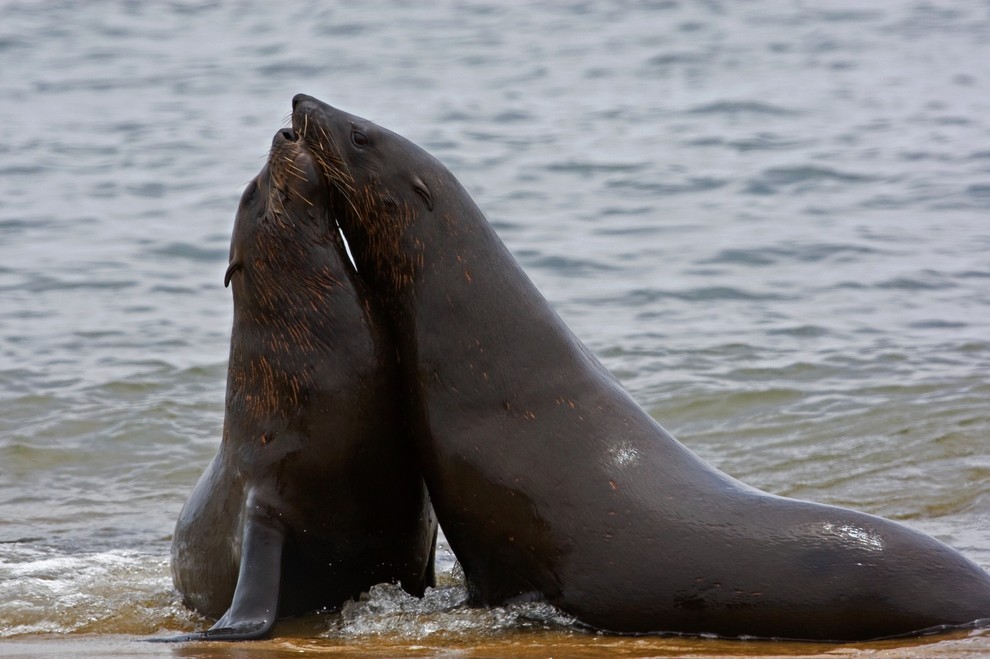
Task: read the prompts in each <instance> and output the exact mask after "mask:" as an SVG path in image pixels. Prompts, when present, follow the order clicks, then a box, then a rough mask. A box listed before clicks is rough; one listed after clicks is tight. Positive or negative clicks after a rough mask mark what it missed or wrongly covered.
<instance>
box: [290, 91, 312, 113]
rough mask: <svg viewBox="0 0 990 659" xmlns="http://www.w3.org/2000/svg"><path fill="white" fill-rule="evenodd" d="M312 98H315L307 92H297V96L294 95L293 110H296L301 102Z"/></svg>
mask: <svg viewBox="0 0 990 659" xmlns="http://www.w3.org/2000/svg"><path fill="white" fill-rule="evenodd" d="M312 99H313V97H312V96H308V95H306V94H296V95H295V96H293V97H292V111H293V112H295V111H296V106H297V105H299V104H300V103H303V102H305V101H310V100H312Z"/></svg>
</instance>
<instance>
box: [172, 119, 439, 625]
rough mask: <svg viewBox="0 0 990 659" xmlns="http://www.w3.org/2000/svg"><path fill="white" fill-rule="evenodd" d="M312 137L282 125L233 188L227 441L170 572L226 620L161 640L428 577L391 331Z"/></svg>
mask: <svg viewBox="0 0 990 659" xmlns="http://www.w3.org/2000/svg"><path fill="white" fill-rule="evenodd" d="M329 194H330V189H329V187H328V185H327V183H326V182H325V179H324V178H323V176H322V175H321V172H320V171H319V170H318V169H317V168H316V166H315V163H314V160H313V158H312V156H311V155H310V153H309V151H308V150H307V148H306V145H305V144H304V143H303V142H301V141H299V140H298V139H296V136H295V135H294V134H293V133H292V131H290V130H283V131H280V132H279V133H278V134H277V135H276V136H275V139H274V141H273V144H272V150H271V155H270V158H269V162H268V164H267V165H266V166H265V168H264V169H263V170H262V172H261V173H260V174H259V175H258V177H257V178H256V179H255V180H254V181H252V182H251V183H250V184H249V185H248V187H247V189H246V190H245V192H244V195H243V197H242V198H241V203H240V208H239V210H238V212H237V219H236V222H235V224H234V232H233V238H232V241H231V251H230V259H231V260H230V267H229V269H228V270H227V275H226V282H227V283H229V284H231V285H232V286H233V293H234V324H233V330H232V333H231V348H230V362H229V367H228V369H229V370H228V376H227V401H226V413H225V417H224V429H223V441H222V443H221V444H220V449H219V451H218V453H217V455H216V457H215V458H214V459H213V461H212V462H211V463H210V465H209V466H208V467H207V469H206V472H205V473H204V474H203V476H202V477H201V478H200V480H199V482H198V483H197V485H196V487H195V489H194V490H193V492H192V495H191V496H190V497H189V500H188V501H187V502H186V504H185V507H184V508H183V509H182V512H181V514H180V515H179V520H178V524H177V525H176V528H175V535H174V540H173V544H172V575H173V580H174V582H175V586H176V587H177V588H178V590H179V591H180V592H181V593H182V594H183V597H184V599H185V602H186V603H187V604H188V605H189V606H190V607H191V608H193V609H195V610H197V611H200V612H202V613H204V614H206V615H209V616H214V617H216V616H220V620H219V621H218V622H217V623H216V624H215V625H214V626H213V628H211V629H210V630H209V631H207V632H203V633H200V634H193V635H190V636H180V637H176V638H173V639H165V640H196V639H211V640H216V639H224V640H234V639H247V638H257V637H261V636H264V635H265V634H267V632H268V631H269V630H270V629H271V627H272V625H273V624H274V622H275V618H276V615H279V616H284V615H293V614H300V613H305V612H307V611H313V610H315V609H322V608H334V607H338V606H340V605H341V604H342V603H343V602H345V601H346V600H348V599H351V598H354V597H356V596H357V595H359V594H360V593H362V592H363V591H366V590H367V589H368V588H369V587H370V586H372V585H374V584H377V583H380V582H400V583H401V585H402V587H403V588H404V589H405V590H406V591H408V592H409V593H411V594H413V595H422V594H423V591H424V588H425V587H426V586H432V585H433V554H432V552H433V548H434V540H435V536H436V520H435V518H434V516H433V513H432V509H431V508H430V504H429V501H428V497H427V493H426V486H425V484H424V482H423V478H422V475H421V472H420V471H419V469H418V468H417V466H416V464H417V462H416V459H415V449H414V447H413V445H412V443H411V441H410V440H409V439H408V437H407V435H406V429H405V424H404V420H403V418H402V414H401V412H400V408H401V404H400V402H399V399H398V393H399V376H398V370H397V368H398V365H397V363H396V353H395V347H394V345H393V342H392V340H391V337H390V336H389V335H388V334H387V332H386V330H385V328H384V326H383V324H382V323H381V322H380V321H379V316H380V312H379V308H378V307H377V305H375V304H374V303H373V301H372V300H370V299H368V296H367V295H365V294H364V293H363V292H361V291H360V290H359V289H360V286H361V283H360V281H359V280H357V279H356V278H355V276H354V273H353V266H351V264H350V262H349V260H348V258H347V256H346V253H345V251H344V247H343V243H342V241H341V239H340V235H339V233H338V231H337V228H336V226H335V224H334V222H333V219H332V217H331V214H330V205H329V204H330V200H329Z"/></svg>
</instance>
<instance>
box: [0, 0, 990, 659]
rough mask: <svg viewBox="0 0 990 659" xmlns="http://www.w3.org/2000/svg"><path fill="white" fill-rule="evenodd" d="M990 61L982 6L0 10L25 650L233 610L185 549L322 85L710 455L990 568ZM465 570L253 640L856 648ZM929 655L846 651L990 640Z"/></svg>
mask: <svg viewBox="0 0 990 659" xmlns="http://www.w3.org/2000/svg"><path fill="white" fill-rule="evenodd" d="M987 62H990V6H988V5H987V4H986V3H985V2H975V1H971V2H967V1H964V0H960V1H958V2H952V3H948V2H907V1H904V2H896V1H893V0H892V1H890V2H878V3H866V4H864V3H856V2H844V1H839V2H829V3H811V2H788V1H784V0H780V1H770V0H765V1H760V0H753V1H750V2H724V3H723V2H714V1H713V2H686V1H685V2H675V1H658V2H646V1H643V2H632V1H623V2H614V3H605V2H601V3H592V2H542V3H533V4H529V3H526V4H524V3H495V2H492V3H484V2H474V1H471V2H453V1H449V0H439V1H436V2H431V3H409V2H362V3H347V4H345V3H320V2H298V3H285V4H284V5H281V4H278V3H265V2H260V1H249V0H244V1H240V2H233V1H230V2H155V3H143V2H110V1H104V0H95V1H93V2H69V1H65V2H54V1H53V2H43V3H42V2H29V1H24V2H11V1H7V2H2V3H0V656H5V655H6V656H13V655H31V654H45V653H51V654H61V653H68V652H70V651H71V652H73V653H75V654H84V655H87V656H100V655H112V654H118V655H121V656H126V655H128V654H152V653H159V654H164V655H165V656H169V654H170V653H172V652H176V653H181V651H180V650H179V649H177V648H169V647H164V648H163V647H161V646H157V645H156V646H149V645H144V644H139V643H137V642H136V641H134V640H133V639H135V638H140V637H142V636H144V635H150V634H154V633H156V632H160V631H161V630H163V629H171V630H177V629H194V628H203V627H205V626H206V625H208V624H209V622H208V621H206V620H205V619H203V618H201V617H199V616H197V615H195V614H192V613H190V612H188V611H186V610H185V609H184V608H183V607H182V606H181V604H180V601H179V597H178V595H177V594H176V593H175V592H174V591H173V590H172V586H171V582H170V579H169V575H168V549H169V542H170V535H171V531H172V525H173V524H174V521H175V518H176V516H177V514H178V511H179V508H180V506H181V505H182V502H183V501H184V499H185V497H186V495H187V494H188V492H189V491H190V489H191V488H192V485H193V484H194V482H195V480H196V478H197V477H198V475H199V473H200V472H201V471H202V469H203V467H204V466H205V465H206V463H207V461H208V460H209V459H210V457H211V456H212V454H213V452H214V451H215V449H216V447H217V444H218V442H219V436H220V429H221V425H222V421H223V396H224V384H225V374H226V358H227V351H228V348H229V343H228V342H229V332H230V324H231V317H232V314H231V311H232V303H231V298H230V292H229V291H228V290H225V289H224V287H223V284H222V278H223V273H224V270H225V268H226V265H227V251H228V244H229V237H230V230H231V227H232V223H233V215H234V211H235V210H236V206H237V199H238V197H239V195H240V192H241V190H242V189H243V187H244V185H245V184H246V183H247V182H248V181H249V180H250V179H251V177H253V176H254V174H255V173H257V171H258V170H259V169H260V167H261V165H262V163H263V162H264V159H265V156H266V153H267V149H268V145H269V143H270V140H271V137H272V135H273V134H274V133H275V131H276V130H277V129H279V128H280V127H281V126H283V125H285V121H286V119H287V117H288V114H289V111H290V100H291V98H292V96H293V94H295V93H298V92H305V93H308V94H312V95H314V96H317V97H318V98H321V99H323V100H326V101H327V102H329V103H331V104H333V105H336V106H338V107H341V108H343V109H346V110H348V111H350V112H353V113H355V114H359V115H362V116H366V117H368V118H370V119H373V120H374V121H376V122H378V123H380V124H382V125H384V126H387V127H389V128H392V129H393V130H396V131H397V132H399V133H402V134H404V135H406V136H407V137H409V138H410V139H412V140H413V141H415V142H417V143H419V144H421V145H422V146H424V147H426V148H427V149H428V150H430V151H431V152H432V153H434V154H435V155H436V156H437V157H439V158H440V159H441V160H442V161H443V162H445V163H446V164H447V165H448V166H449V167H450V168H451V169H452V170H453V171H454V172H455V173H456V174H457V176H458V177H459V178H460V180H461V181H462V182H463V183H464V185H465V186H466V187H467V189H468V190H469V191H470V192H471V193H472V195H473V196H474V198H475V200H476V201H477V202H478V204H479V205H480V206H481V207H482V208H483V209H484V210H485V212H486V213H487V215H488V217H489V219H490V220H491V221H492V223H493V224H494V226H495V227H496V229H497V231H498V232H499V234H500V236H501V237H502V239H503V240H504V241H505V242H506V244H507V245H508V246H509V248H510V249H511V251H512V252H513V253H514V254H515V256H516V258H517V259H518V260H519V261H520V263H521V264H522V266H523V267H524V268H525V269H526V271H527V272H528V273H529V275H530V276H531V277H532V278H533V280H534V281H535V282H536V283H537V285H538V286H539V287H540V288H541V290H542V291H543V292H544V294H545V295H546V297H547V298H548V299H549V300H550V301H551V303H552V304H553V305H554V306H555V307H556V308H557V309H558V310H559V312H560V313H561V314H562V316H563V317H564V319H565V320H566V321H567V322H568V323H569V324H570V325H571V327H572V328H573V329H574V331H575V332H576V333H577V335H578V336H579V337H581V338H582V339H583V340H584V341H585V342H586V343H587V345H588V346H589V347H590V348H591V349H592V350H593V351H594V352H595V353H596V354H598V355H599V356H600V357H601V359H602V360H603V362H604V363H605V364H606V366H608V367H609V368H610V369H612V370H613V371H614V372H615V373H616V374H617V375H618V377H619V378H620V379H621V380H622V381H623V383H624V384H625V385H626V387H627V388H628V389H629V391H630V392H631V393H632V394H633V396H634V397H635V398H636V399H637V400H638V401H639V402H640V403H641V404H642V405H643V406H644V407H645V408H646V409H647V410H649V411H650V413H651V414H653V415H654V416H655V417H656V418H657V419H658V420H659V421H660V422H661V423H663V424H664V425H665V426H666V427H667V428H668V429H670V430H671V431H672V432H673V433H674V434H675V435H676V436H677V437H678V438H679V439H681V440H682V441H683V442H684V443H685V444H687V445H688V446H689V447H690V448H692V449H693V450H694V451H696V452H697V453H699V454H700V455H701V456H702V457H704V458H705V459H706V460H708V461H710V462H712V463H713V464H715V465H717V466H718V467H720V468H721V469H723V470H724V471H726V472H728V473H730V474H732V475H733V476H736V477H738V478H740V479H742V480H744V481H746V482H748V483H750V484H752V485H755V486H758V487H761V488H763V489H766V490H769V491H772V492H776V493H779V494H784V495H788V496H796V497H801V498H808V499H813V500H817V501H823V502H827V503H835V504H839V505H844V506H851V507H855V508H859V509H862V510H866V511H868V512H872V513H876V514H879V515H884V516H887V517H891V518H894V519H897V520H901V521H904V522H905V523H907V524H909V525H911V526H913V527H915V528H918V529H920V530H922V531H925V532H928V533H931V534H933V535H935V536H936V537H938V538H940V539H942V540H944V541H946V542H948V543H949V544H951V545H953V546H955V547H957V548H959V549H960V550H962V551H963V552H964V553H966V554H967V555H968V556H970V557H971V558H973V559H974V560H975V561H976V562H977V563H979V564H981V565H982V566H983V567H985V568H990V378H988V375H987V374H988V373H990V74H988V73H987V66H986V64H987ZM439 569H440V573H441V587H440V588H438V589H437V590H436V591H433V592H431V594H430V595H429V596H428V597H427V598H426V600H424V601H422V602H419V601H413V600H408V599H407V598H404V596H403V595H402V594H401V593H399V592H395V590H394V589H389V588H386V587H381V588H377V589H375V590H374V591H373V592H372V593H371V594H370V595H369V597H368V598H366V599H365V600H364V601H362V602H359V603H354V604H352V605H348V607H347V608H345V610H344V611H343V612H341V613H334V614H327V615H324V616H315V617H312V618H307V619H304V620H302V621H295V622H290V623H286V624H284V625H280V627H279V633H280V638H281V639H282V640H280V641H276V642H273V643H274V644H273V645H272V644H270V645H264V646H252V647H255V648H261V649H259V650H258V651H259V652H261V651H266V652H270V653H274V654H273V655H272V656H275V655H276V654H279V653H286V655H288V654H292V653H295V652H296V651H303V652H312V653H333V652H337V651H347V652H350V653H354V654H361V653H365V654H369V655H371V654H376V653H377V654H380V655H395V654H410V655H423V654H434V653H444V652H447V653H453V654H455V655H457V656H473V655H483V656H492V655H498V654H504V655H517V656H521V655H530V656H541V655H549V654H555V653H556V654H568V655H572V656H594V655H595V654H596V653H599V652H604V651H606V650H604V649H603V648H607V651H608V652H609V653H612V654H618V655H622V656H640V655H653V656H679V655H688V654H690V655H691V656H700V655H702V654H713V655H747V654H775V653H776V654H802V655H808V654H813V653H816V652H822V653H831V652H832V651H833V650H835V649H830V648H828V647H821V648H815V647H810V646H800V647H792V646H786V645H783V644H769V645H768V644H757V643H749V644H746V643H729V642H715V641H683V640H676V639H616V638H609V637H600V636H595V635H589V634H585V633H582V632H579V631H576V630H574V629H573V628H572V627H570V626H569V624H568V620H567V619H566V617H565V616H561V615H560V614H559V613H557V612H555V611H553V610H551V609H549V608H548V607H541V606H531V607H523V608H519V609H496V610H481V611H476V610H469V609H466V608H465V607H464V606H463V604H462V602H463V589H462V588H461V587H460V578H459V575H458V572H457V568H456V567H455V563H454V559H453V557H452V556H451V555H450V553H449V551H446V550H444V551H442V552H441V556H440V564H439ZM919 643H920V642H916V641H913V642H902V643H901V644H900V645H893V646H891V645H884V646H878V645H875V644H874V645H863V646H855V647H853V648H843V649H841V652H842V653H843V654H847V653H856V652H859V651H862V652H864V653H865V652H880V653H883V654H882V656H895V655H896V656H902V655H901V654H897V653H901V652H903V653H906V654H903V656H919V655H924V656H929V655H930V656H958V655H971V656H978V655H979V654H980V653H986V654H990V635H988V634H987V633H985V632H976V633H973V634H956V635H952V636H950V637H940V638H937V639H934V640H932V639H929V640H927V641H925V642H924V644H919ZM905 644H906V646H905ZM902 646H905V647H906V648H907V649H905V647H902ZM70 648H71V650H70ZM341 648H342V649H343V650H341ZM215 652H217V653H222V652H226V650H221V649H217V650H215ZM211 656H212V655H211ZM217 656H220V654H218V655H217ZM239 656H240V655H239Z"/></svg>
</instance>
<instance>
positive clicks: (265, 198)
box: [224, 128, 342, 313]
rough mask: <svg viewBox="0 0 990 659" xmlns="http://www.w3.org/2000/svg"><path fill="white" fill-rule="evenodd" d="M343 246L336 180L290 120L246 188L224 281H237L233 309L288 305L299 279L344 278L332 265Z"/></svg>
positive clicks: (275, 308)
mask: <svg viewBox="0 0 990 659" xmlns="http://www.w3.org/2000/svg"><path fill="white" fill-rule="evenodd" d="M327 249H332V250H337V256H339V255H340V254H341V253H342V243H341V242H340V236H339V234H338V232H337V229H336V223H335V222H334V220H333V215H332V211H331V202H330V186H329V185H328V183H327V179H326V178H325V177H324V176H323V173H322V170H321V168H320V167H319V165H318V161H317V159H316V158H315V157H314V155H313V154H312V153H311V152H310V150H309V149H308V148H307V147H306V143H305V142H303V141H302V140H301V139H300V138H299V136H298V135H297V134H296V133H295V132H294V131H293V130H292V129H289V128H285V129H282V130H280V131H279V132H278V133H276V134H275V137H274V138H273V139H272V146H271V150H270V151H269V155H268V161H267V163H266V164H265V166H264V167H263V168H262V170H261V172H260V173H259V174H258V175H257V176H256V177H255V178H254V179H253V180H252V181H251V182H250V183H249V184H248V186H247V188H246V189H245V190H244V193H243V194H242V195H241V201H240V205H239V207H238V210H237V215H236V218H235V220H234V230H233V234H232V237H231V245H230V263H229V266H228V267H227V272H226V274H225V275H224V285H225V286H229V285H230V284H231V283H233V284H234V286H233V291H234V304H235V309H236V308H237V307H238V306H239V305H240V306H241V307H250V308H252V309H253V310H256V311H257V310H261V311H264V309H268V308H269V307H270V308H271V310H272V311H273V313H274V312H276V311H277V312H278V313H283V312H284V310H285V309H287V308H288V309H291V308H292V307H291V304H288V305H287V304H286V303H287V302H293V301H298V300H297V298H298V297H299V294H300V292H301V291H299V290H298V289H297V286H296V284H297V283H298V282H299V281H300V279H301V278H302V276H303V275H305V281H307V282H315V283H316V284H317V285H319V284H320V283H321V277H322V278H323V279H325V280H326V281H323V282H322V283H323V284H325V285H326V286H327V287H332V286H333V285H335V284H337V283H339V282H338V281H337V277H336V276H334V273H332V272H331V268H329V267H326V266H327V264H328V263H330V264H333V263H334V262H335V260H334V259H333V258H331V254H329V253H328V252H326V250H327Z"/></svg>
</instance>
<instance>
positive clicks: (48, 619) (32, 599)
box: [0, 542, 194, 638]
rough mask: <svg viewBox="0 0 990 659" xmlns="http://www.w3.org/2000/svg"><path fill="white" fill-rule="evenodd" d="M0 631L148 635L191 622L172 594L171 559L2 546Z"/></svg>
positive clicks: (4, 633)
mask: <svg viewBox="0 0 990 659" xmlns="http://www.w3.org/2000/svg"><path fill="white" fill-rule="evenodd" d="M0 583H3V584H4V597H3V599H2V601H0V638H10V637H14V636H22V635H25V634H66V633H103V634H107V633H118V634H128V633H133V634H147V633H150V632H152V631H154V630H155V629H158V628H159V627H160V626H166V627H179V626H183V625H189V624H190V623H191V622H192V621H193V619H194V616H193V615H192V614H190V613H189V612H188V611H186V610H185V609H183V608H182V607H181V605H179V604H178V602H176V601H174V598H173V596H172V592H171V585H170V583H169V577H168V559H167V558H166V557H164V556H161V557H157V556H148V555H146V554H141V553H138V552H134V551H127V550H114V551H107V552H98V553H80V554H66V553H63V552H60V551H57V550H54V549H50V548H43V547H36V546H31V545H27V544H23V543H16V542H15V543H5V544H2V545H0Z"/></svg>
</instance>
